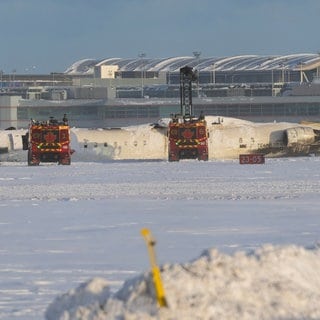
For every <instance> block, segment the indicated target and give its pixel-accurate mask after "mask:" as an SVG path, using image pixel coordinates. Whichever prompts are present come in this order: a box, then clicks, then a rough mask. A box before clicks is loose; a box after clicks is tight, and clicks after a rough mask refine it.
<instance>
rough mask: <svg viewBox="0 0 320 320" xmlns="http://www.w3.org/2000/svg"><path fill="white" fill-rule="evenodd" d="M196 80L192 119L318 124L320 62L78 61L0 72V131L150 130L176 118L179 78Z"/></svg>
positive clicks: (295, 58) (299, 58)
mask: <svg viewBox="0 0 320 320" xmlns="http://www.w3.org/2000/svg"><path fill="white" fill-rule="evenodd" d="M186 65H188V66H190V67H193V68H194V69H195V70H197V72H198V79H197V81H196V82H195V83H194V90H193V96H194V99H193V104H194V112H195V115H197V114H200V112H201V111H202V112H203V113H204V114H205V115H218V116H229V117H237V118H242V119H248V120H255V121H262V122H265V121H274V120H275V121H292V122H293V121H294V122H296V121H300V120H311V121H320V81H319V79H320V78H319V72H320V71H319V69H320V55H319V54H312V53H311V54H291V55H282V56H276V55H274V56H261V55H242V56H231V57H211V58H205V57H202V56H201V54H200V52H194V53H193V55H192V56H186V57H172V58H158V59H155V58H148V57H147V56H146V55H145V54H143V53H141V54H139V56H138V57H137V58H131V59H124V58H108V59H101V60H94V59H84V60H81V61H77V62H75V63H74V64H72V65H71V66H70V67H69V68H67V70H66V71H65V72H63V73H51V74H48V75H28V74H16V73H14V74H3V73H2V72H0V76H1V77H0V90H1V96H0V126H1V128H6V127H10V126H15V127H16V126H17V127H26V126H27V124H28V122H29V120H30V118H33V119H37V120H45V119H47V118H48V117H49V116H55V117H58V118H59V117H62V116H63V114H64V113H67V114H68V117H69V119H70V122H71V123H72V125H74V126H78V127H116V126H124V125H130V124H139V123H145V122H154V121H157V120H158V119H159V118H161V117H169V116H170V114H172V113H178V112H179V110H180V101H179V97H180V93H179V71H180V68H182V67H184V66H186Z"/></svg>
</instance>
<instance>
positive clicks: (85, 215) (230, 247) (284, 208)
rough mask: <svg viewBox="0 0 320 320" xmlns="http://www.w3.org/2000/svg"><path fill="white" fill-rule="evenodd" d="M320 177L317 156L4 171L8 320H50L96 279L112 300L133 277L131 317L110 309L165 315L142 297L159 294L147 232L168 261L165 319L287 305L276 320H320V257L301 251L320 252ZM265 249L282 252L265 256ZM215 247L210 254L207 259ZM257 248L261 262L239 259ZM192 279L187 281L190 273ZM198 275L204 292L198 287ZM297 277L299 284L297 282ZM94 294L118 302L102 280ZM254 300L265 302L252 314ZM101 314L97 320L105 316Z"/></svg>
mask: <svg viewBox="0 0 320 320" xmlns="http://www.w3.org/2000/svg"><path fill="white" fill-rule="evenodd" d="M319 168H320V158H318V157H307V158H284V159H266V163H265V164H264V165H239V163H238V162H237V161H209V162H198V161H181V162H179V163H168V162H166V161H159V162H158V161H150V162H143V161H119V162H105V163H102V162H100V163H99V162H73V163H72V164H71V166H57V165H55V164H53V165H52V164H49V165H46V164H42V165H40V166H39V167H28V166H27V165H26V163H20V162H2V163H0V172H1V174H0V228H1V232H0V243H1V245H0V257H1V259H0V283H1V287H0V319H8V320H9V319H10V320H17V319H19V320H22V319H23V320H31V319H32V320H37V319H44V317H45V316H44V314H45V311H46V309H47V308H48V306H49V305H50V304H51V303H52V302H53V301H54V300H55V298H56V297H57V296H60V295H62V294H64V293H66V292H67V291H68V290H70V289H74V288H76V287H78V286H79V285H80V283H83V282H86V281H89V280H90V279H92V278H103V279H105V280H106V282H107V283H108V286H110V289H111V292H112V293H114V292H116V291H117V290H119V289H120V288H121V286H122V285H123V283H124V281H125V280H127V279H133V282H134V283H135V285H131V286H130V287H128V286H127V285H125V286H124V288H122V293H121V292H120V293H121V294H122V296H123V297H127V298H129V296H130V297H131V300H130V303H129V302H128V303H127V305H128V308H129V309H130V308H131V309H130V311H129V309H126V308H125V306H124V305H122V306H120V307H119V304H118V305H117V307H116V304H115V302H114V301H112V299H111V300H110V301H109V305H110V308H111V309H112V310H113V311H114V312H115V310H116V309H117V312H119V310H122V311H123V310H124V312H127V315H130V314H131V318H130V319H139V317H140V316H141V314H140V315H138V316H136V317H134V314H135V312H136V309H135V308H136V306H135V305H134V303H138V305H139V308H138V309H139V310H140V311H139V312H143V314H144V317H145V318H147V317H146V314H148V315H149V316H150V319H151V318H152V316H151V314H152V313H154V312H157V308H156V307H155V305H154V300H153V299H152V297H147V296H146V292H145V290H143V289H142V287H143V286H144V287H145V286H148V284H146V283H147V279H148V277H147V274H146V273H145V272H147V271H148V270H149V269H150V266H149V259H148V255H147V250H146V246H145V243H144V241H143V239H142V237H141V235H140V230H141V228H143V227H147V228H150V229H151V231H152V233H153V235H154V236H155V238H156V239H157V246H156V250H157V257H158V262H159V264H160V265H165V267H164V274H163V281H164V286H165V289H166V293H167V297H168V303H169V305H171V309H169V311H168V310H166V311H164V313H166V314H163V319H167V318H168V319H169V318H170V317H171V318H170V319H175V318H176V317H178V318H180V319H182V318H183V319H187V316H186V314H188V315H189V317H190V319H202V318H203V317H201V315H202V314H203V315H204V314H206V315H207V316H208V317H207V318H206V319H209V315H210V314H211V315H217V314H215V313H214V312H217V310H218V311H219V312H220V313H219V315H220V316H219V317H218V318H219V319H224V313H223V310H224V309H226V310H227V309H228V312H229V318H228V317H227V313H226V314H225V319H235V318H238V319H240V318H241V317H240V315H241V314H246V315H247V316H248V318H245V317H243V319H251V318H250V315H251V316H252V315H257V313H254V312H255V311H254V310H260V311H263V309H264V308H265V310H267V309H266V304H267V305H268V301H269V302H270V301H271V302H272V303H273V304H272V303H271V302H270V305H271V304H272V305H274V306H275V308H276V306H277V305H278V306H279V308H278V309H279V310H280V311H279V313H278V314H276V313H275V315H276V316H277V319H279V318H281V317H282V318H284V317H286V319H289V318H290V319H293V318H294V319H296V318H297V319H298V318H299V317H300V318H302V316H301V315H303V317H304V319H309V318H310V319H320V315H319V310H320V304H319V307H318V304H317V303H316V304H314V301H319V299H320V298H319V297H320V285H319V284H320V271H319V264H320V262H319V259H320V258H319V255H320V254H319V249H314V250H304V249H303V248H301V247H300V246H306V247H312V246H315V247H317V243H318V241H320V234H319V230H320V210H319V207H320V170H319ZM266 244H271V246H267V247H266V248H262V249H261V247H262V246H264V245H266ZM276 245H280V247H277V246H276ZM212 248H215V249H217V250H218V252H217V251H215V250H211V249H212ZM205 249H210V250H209V251H208V252H207V253H206V254H205V255H204V256H202V258H201V259H200V260H199V259H198V257H199V256H200V255H201V254H202V252H203V251H204V250H205ZM252 250H254V251H255V253H254V254H250V255H247V254H240V253H239V251H245V252H246V253H247V252H252ZM234 254H235V255H234ZM230 255H232V256H230ZM233 255H234V256H233ZM252 257H255V258H254V259H253V258H252ZM190 261H193V262H192V263H191V262H190ZM188 262H190V263H188ZM263 262H265V263H263ZM181 264H183V267H182V265H181ZM199 266H200V267H199ZM201 266H202V269H201ZM232 266H237V268H236V269H235V267H232ZM294 266H297V268H296V269H295V267H294ZM199 268H200V269H199ZM186 269H188V270H189V271H188V273H187V275H188V277H185V276H186V275H185V274H183V272H182V271H183V270H184V271H185V270H186ZM181 270H182V271H181ZM206 270H207V271H206ZM235 270H236V271H235ZM277 271H279V272H277ZM192 272H193V273H192ZM215 272H216V273H218V274H216V273H215ZM235 273H236V274H237V276H235ZM262 273H263V274H264V275H265V277H264V278H263V279H262V278H261V277H260V278H259V275H260V276H261V274H262ZM140 274H144V275H143V276H139V275H140ZM192 274H193V275H195V274H196V275H197V274H198V278H199V277H200V278H201V279H202V282H200V283H199V282H197V283H195V282H193V280H194V279H193V277H192ZM199 274H200V276H199ZM207 275H208V276H210V275H211V278H210V280H209V278H208V279H207V278H206V276H207ZM284 275H286V278H285V279H284V278H283V276H284ZM137 276H139V277H138V279H139V280H137V279H136V278H135V277H137ZM239 278H240V279H245V280H243V281H242V283H245V284H246V285H245V286H244V288H245V289H243V288H242V289H241V288H240V287H241V286H240V287H239V283H238V280H239ZM293 278H294V279H297V278H298V280H297V283H295V284H292V283H291V282H290V281H289V280H290V279H293ZM187 279H188V280H187ZM261 279H262V280H261ZM288 279H289V280H288ZM285 280H286V281H285ZM139 281H141V282H139ZM268 281H271V282H270V283H271V284H272V285H271V284H268ZM288 281H289V284H287V283H288ZM215 283H216V285H215ZM263 283H264V285H265V286H263V285H262V284H263ZM90 284H91V287H92V288H94V289H92V291H93V292H95V290H98V289H97V287H98V288H99V290H100V289H101V290H102V291H103V292H102V293H103V294H104V295H105V296H104V298H105V299H106V296H107V295H109V294H110V293H109V292H108V290H109V287H107V288H106V287H105V283H104V282H103V281H102V280H97V279H96V280H94V281H93V282H90V283H89V284H88V285H90ZM206 284H208V287H210V288H211V289H210V290H208V292H207V291H206V290H204V289H206ZM297 284H298V286H300V287H299V288H300V290H298V289H297V288H296V287H297V286H296V285H297ZM260 285H261V286H260ZM255 286H256V287H255ZM266 287H268V288H271V287H272V288H273V291H270V290H269V291H268V290H266ZM129 288H130V290H131V291H130V290H129ZM277 288H278V289H277ZM301 288H302V290H301ZM135 289H136V291H135ZM251 289H252V292H251V295H250V294H249V293H248V292H250V290H251ZM99 290H98V291H99ZM226 290H230V291H232V292H233V294H234V295H235V296H234V299H233V298H232V299H230V295H228V293H227V291H226ZM241 290H245V292H247V293H248V294H246V295H243V291H241ZM290 290H291V291H290ZM72 292H73V294H75V295H76V293H77V292H78V291H75V290H73V291H72ZM88 292H90V290H89V291H88ZM133 292H136V293H138V292H143V293H144V298H143V299H142V298H141V300H139V301H138V302H137V301H136V300H137V299H136V298H132V297H133ZM129 293H130V294H129ZM192 293H193V294H192ZM206 293H208V295H207V296H206ZM209 293H210V294H209ZM281 293H283V294H285V295H283V294H281ZM121 294H120V295H121ZM179 294H181V297H180V299H179ZM123 297H122V298H123ZM64 298H65V299H66V301H64V302H65V304H64V306H66V305H67V306H68V305H69V304H70V305H71V303H70V299H71V300H72V295H71V294H70V293H69V294H68V295H66V296H64ZM91 298H92V295H91ZM148 298H149V299H148ZM59 299H60V300H59ZM59 299H58V300H57V301H56V302H55V304H54V305H51V307H50V308H51V309H50V308H49V309H48V312H47V316H48V318H50V317H51V319H54V317H56V316H57V314H58V313H59V312H62V311H63V303H62V302H61V301H62V300H63V299H62V298H59ZM68 299H69V300H68ZM123 299H125V298H123ZM211 299H213V300H211ZM250 299H251V300H254V301H255V302H250V303H249V305H248V301H250ZM268 299H269V300H268ZM286 299H287V300H286ZM133 300H134V302H132V301H133ZM261 301H264V302H265V304H264V303H262V302H261ZM266 301H267V302H266ZM288 301H289V302H290V301H291V303H292V304H293V305H297V304H298V305H299V306H300V305H303V308H304V309H303V313H300V314H299V313H292V314H291V315H290V316H288V314H286V313H285V311H283V310H284V309H285V308H284V307H283V304H285V303H288ZM297 301H300V302H301V303H297ZM78 302H79V301H78ZM281 303H282V305H281ZM74 304H75V301H73V305H74ZM100 304H102V302H100ZM144 304H146V306H145V305H144ZM150 305H151V307H150ZM190 305H192V307H190ZM144 307H146V308H145V309H144ZM232 307H233V308H232ZM92 308H93V307H91V311H90V312H96V311H92ZM190 308H191V309H190ZM199 308H200V309H201V308H202V309H201V310H200V309H199ZM246 308H248V309H246ZM292 308H293V307H292V306H291V307H290V309H291V310H293V309H292ZM111 309H110V310H111ZM178 309H179V310H180V312H181V309H184V312H185V314H183V316H182V317H179V316H178V315H179V314H178V313H175V312H176V310H178ZM213 309H214V310H215V311H214V310H213ZM141 310H142V311H141ZM170 310H171V311H170ZM190 310H193V312H194V314H190V313H192V312H191V311H190ZM210 310H211V311H210ZM113 311H112V312H113ZM149 311H150V312H149ZM82 312H83V313H82V314H83V319H89V317H88V318H86V316H85V314H89V313H90V312H89V311H83V310H82ZM112 312H111V311H109V317H110V319H112ZM170 312H171V314H170ZM210 312H211V313H210ZM230 312H233V314H232V315H231V316H230ZM241 312H242V313H241ZM281 312H282V313H281ZM65 316H66V314H65ZM166 316H167V318H166ZM196 316H198V318H197V317H196ZM253 318H254V317H253ZM259 318H262V317H261V314H260V317H259ZM64 319H68V318H64ZM90 319H91V318H90ZM101 319H106V316H104V317H102V318H101ZM108 319H109V318H108ZM128 319H129V317H128ZM140 319H141V317H140ZM256 319H257V317H256ZM266 319H268V317H267V313H266Z"/></svg>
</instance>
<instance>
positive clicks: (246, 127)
mask: <svg viewBox="0 0 320 320" xmlns="http://www.w3.org/2000/svg"><path fill="white" fill-rule="evenodd" d="M205 119H206V122H207V130H208V159H209V160H215V159H237V158H238V157H239V155H241V154H256V153H260V154H263V155H264V156H265V157H287V156H306V155H310V154H313V155H319V154H320V128H319V124H317V123H312V122H306V123H303V124H297V123H288V122H278V123H277V122H272V123H255V122H250V121H246V120H240V119H236V118H228V117H223V118H222V117H212V116H206V117H205ZM169 122H170V119H161V120H160V121H159V122H158V123H154V124H146V125H138V126H131V127H124V128H108V129H83V128H72V129H71V147H72V149H74V150H75V153H74V154H73V155H72V158H73V159H74V160H83V161H95V160H99V161H104V160H168V148H169V145H168V136H167V133H168V124H169ZM25 134H26V130H22V129H21V130H2V131H0V150H1V153H2V158H3V159H5V158H4V157H3V156H4V153H8V154H10V153H11V154H13V155H15V154H16V155H17V157H18V154H19V159H16V158H15V156H11V157H10V159H11V160H16V161H17V160H23V159H22V158H21V157H25V159H27V154H26V152H25V151H24V152H23V153H20V152H17V151H18V150H22V149H23V144H22V136H23V135H25ZM21 155H23V156H21Z"/></svg>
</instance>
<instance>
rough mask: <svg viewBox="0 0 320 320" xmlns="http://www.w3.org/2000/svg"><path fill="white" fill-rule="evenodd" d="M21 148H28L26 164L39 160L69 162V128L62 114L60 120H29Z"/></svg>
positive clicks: (68, 163) (70, 151)
mask: <svg viewBox="0 0 320 320" xmlns="http://www.w3.org/2000/svg"><path fill="white" fill-rule="evenodd" d="M23 149H24V150H28V165H29V166H36V165H39V163H40V162H57V163H59V164H62V165H70V164H71V154H72V153H73V151H72V150H71V149H70V128H69V125H68V119H67V118H66V116H64V118H63V120H62V122H59V121H58V120H56V119H54V118H53V117H51V118H50V120H48V121H43V122H39V121H34V120H31V123H30V125H29V130H28V132H27V134H26V136H25V137H24V139H23Z"/></svg>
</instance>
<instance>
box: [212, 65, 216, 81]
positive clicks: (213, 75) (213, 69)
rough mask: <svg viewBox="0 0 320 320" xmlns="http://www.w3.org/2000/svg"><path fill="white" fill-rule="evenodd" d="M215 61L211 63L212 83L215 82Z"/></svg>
mask: <svg viewBox="0 0 320 320" xmlns="http://www.w3.org/2000/svg"><path fill="white" fill-rule="evenodd" d="M216 65H217V64H216V63H214V64H213V65H212V83H213V84H214V85H215V84H216Z"/></svg>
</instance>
